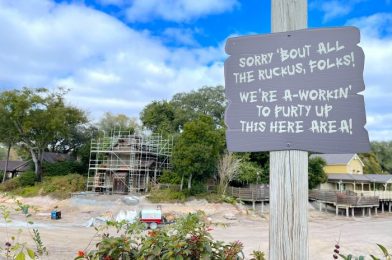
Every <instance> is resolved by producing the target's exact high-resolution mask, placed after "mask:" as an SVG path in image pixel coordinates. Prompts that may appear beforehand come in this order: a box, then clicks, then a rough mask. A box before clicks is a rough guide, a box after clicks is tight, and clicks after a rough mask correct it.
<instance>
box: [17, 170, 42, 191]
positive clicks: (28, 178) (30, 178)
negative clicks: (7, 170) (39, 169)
mask: <svg viewBox="0 0 392 260" xmlns="http://www.w3.org/2000/svg"><path fill="white" fill-rule="evenodd" d="M36 179H37V176H36V175H35V172H31V171H29V172H23V173H21V174H20V175H19V176H18V180H19V184H20V186H22V187H26V186H33V185H34V183H35V181H36Z"/></svg>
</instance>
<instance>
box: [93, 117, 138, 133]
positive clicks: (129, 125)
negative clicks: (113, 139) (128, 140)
mask: <svg viewBox="0 0 392 260" xmlns="http://www.w3.org/2000/svg"><path fill="white" fill-rule="evenodd" d="M138 127H139V126H138V124H137V119H136V118H134V117H128V116H126V115H124V114H117V115H114V114H112V113H110V112H106V113H105V114H104V115H103V117H102V118H101V120H100V121H99V122H98V128H99V130H103V131H105V133H107V134H109V133H110V131H112V130H121V131H130V132H131V133H134V132H135V131H136V130H137V129H138Z"/></svg>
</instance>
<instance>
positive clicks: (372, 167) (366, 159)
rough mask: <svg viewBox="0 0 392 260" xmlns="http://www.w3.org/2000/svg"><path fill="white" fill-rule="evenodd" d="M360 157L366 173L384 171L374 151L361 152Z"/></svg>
mask: <svg viewBox="0 0 392 260" xmlns="http://www.w3.org/2000/svg"><path fill="white" fill-rule="evenodd" d="M359 158H361V161H362V162H363V164H364V165H365V166H364V167H363V173H364V174H380V173H382V168H381V165H380V163H379V161H378V159H377V157H376V154H375V153H374V152H370V153H361V154H359Z"/></svg>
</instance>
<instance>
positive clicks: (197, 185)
mask: <svg viewBox="0 0 392 260" xmlns="http://www.w3.org/2000/svg"><path fill="white" fill-rule="evenodd" d="M205 192H207V187H206V184H205V183H202V182H194V183H192V187H191V190H190V195H192V196H193V195H197V194H202V193H205Z"/></svg>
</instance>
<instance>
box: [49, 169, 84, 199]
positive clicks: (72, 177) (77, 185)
mask: <svg viewBox="0 0 392 260" xmlns="http://www.w3.org/2000/svg"><path fill="white" fill-rule="evenodd" d="M85 188H86V178H85V177H83V176H81V175H80V174H68V175H66V176H54V177H47V178H45V179H44V182H43V184H42V193H41V194H42V195H50V196H51V197H54V198H57V199H66V198H69V197H70V196H71V193H72V192H77V191H82V190H84V189H85Z"/></svg>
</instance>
